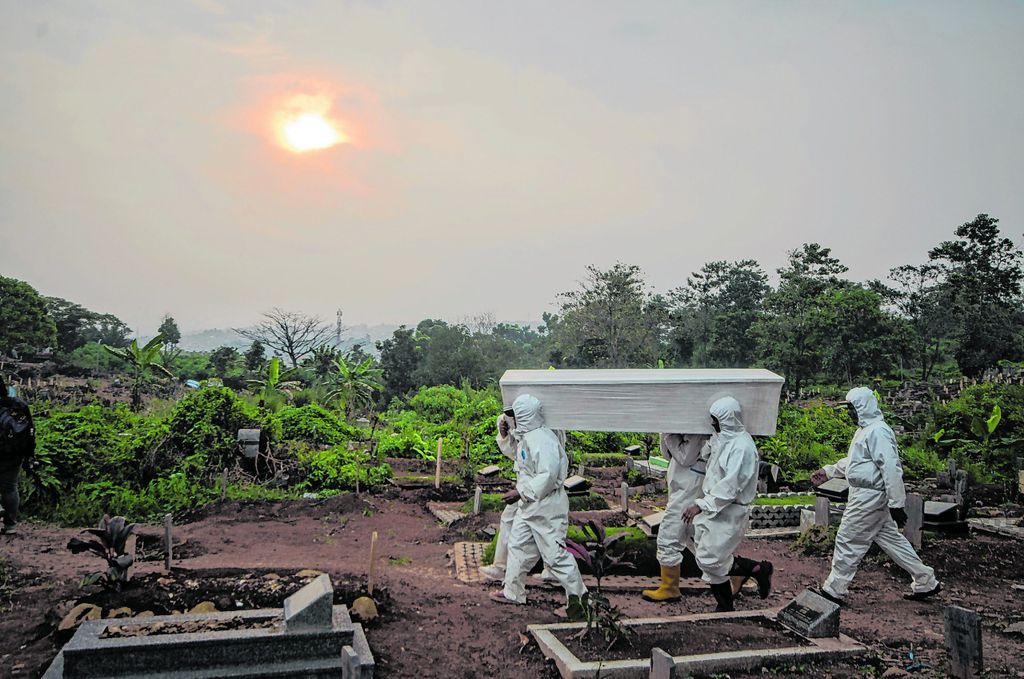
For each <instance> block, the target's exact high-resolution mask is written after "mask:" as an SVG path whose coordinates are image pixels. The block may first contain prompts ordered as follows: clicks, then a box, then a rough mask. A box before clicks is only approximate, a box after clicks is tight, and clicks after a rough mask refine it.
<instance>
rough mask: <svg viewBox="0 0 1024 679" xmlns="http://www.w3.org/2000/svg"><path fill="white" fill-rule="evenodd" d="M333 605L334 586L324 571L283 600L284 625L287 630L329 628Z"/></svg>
mask: <svg viewBox="0 0 1024 679" xmlns="http://www.w3.org/2000/svg"><path fill="white" fill-rule="evenodd" d="M333 605H334V586H333V585H331V578H330V576H329V575H327V574H326V573H323V574H321V575H319V576H317V577H316V579H314V580H313V581H312V582H310V583H309V584H308V585H306V586H305V587H303V588H302V589H300V590H299V591H298V592H296V593H295V594H292V595H291V596H290V597H288V598H287V599H285V600H284V625H285V629H286V630H287V631H289V632H293V631H296V630H307V629H330V628H331V622H332V616H333Z"/></svg>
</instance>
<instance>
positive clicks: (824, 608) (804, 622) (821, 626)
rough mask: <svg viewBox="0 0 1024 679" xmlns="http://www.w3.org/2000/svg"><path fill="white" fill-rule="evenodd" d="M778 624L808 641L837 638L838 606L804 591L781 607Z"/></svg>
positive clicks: (808, 591)
mask: <svg viewBox="0 0 1024 679" xmlns="http://www.w3.org/2000/svg"><path fill="white" fill-rule="evenodd" d="M778 619H779V622H781V623H782V624H783V625H785V626H786V627H789V628H790V629H791V630H793V631H794V632H796V633H798V634H800V635H801V636H805V637H807V638H808V639H820V638H822V637H837V636H839V604H837V603H835V602H832V601H829V600H828V599H826V598H825V597H823V596H821V595H818V594H815V593H814V592H812V591H810V590H804V591H803V592H800V594H798V595H797V596H796V598H795V599H793V600H792V601H790V602H789V603H788V604H786V605H785V606H783V607H782V610H780V611H779V616H778Z"/></svg>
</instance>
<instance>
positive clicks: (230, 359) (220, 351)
mask: <svg viewBox="0 0 1024 679" xmlns="http://www.w3.org/2000/svg"><path fill="white" fill-rule="evenodd" d="M237 361H238V350H237V349H235V348H234V347H218V348H217V349H215V350H214V351H213V352H211V353H210V365H212V366H213V369H214V370H215V371H216V374H218V375H220V376H221V377H224V376H225V375H226V374H227V373H228V371H230V370H231V368H232V367H233V366H234V365H235V363H236V362H237Z"/></svg>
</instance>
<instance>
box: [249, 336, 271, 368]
mask: <svg viewBox="0 0 1024 679" xmlns="http://www.w3.org/2000/svg"><path fill="white" fill-rule="evenodd" d="M265 355H266V349H265V348H264V346H263V343H262V342H260V341H259V340H253V341H252V344H250V345H249V348H248V349H246V351H245V369H246V370H248V371H249V372H256V371H258V370H262V369H263V362H264V360H265V358H264V356H265Z"/></svg>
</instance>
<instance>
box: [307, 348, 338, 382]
mask: <svg viewBox="0 0 1024 679" xmlns="http://www.w3.org/2000/svg"><path fill="white" fill-rule="evenodd" d="M340 356H341V352H340V351H338V350H337V349H336V348H334V347H332V346H330V345H329V344H321V345H320V346H318V347H316V348H315V349H313V353H311V354H310V355H309V356H307V357H306V358H305V360H304V361H303V362H302V365H304V366H305V367H307V368H310V369H311V370H312V371H313V374H314V375H316V376H317V378H318V379H324V378H326V377H327V376H329V375H330V374H331V373H333V372H334V371H335V370H337V365H338V357H340Z"/></svg>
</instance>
